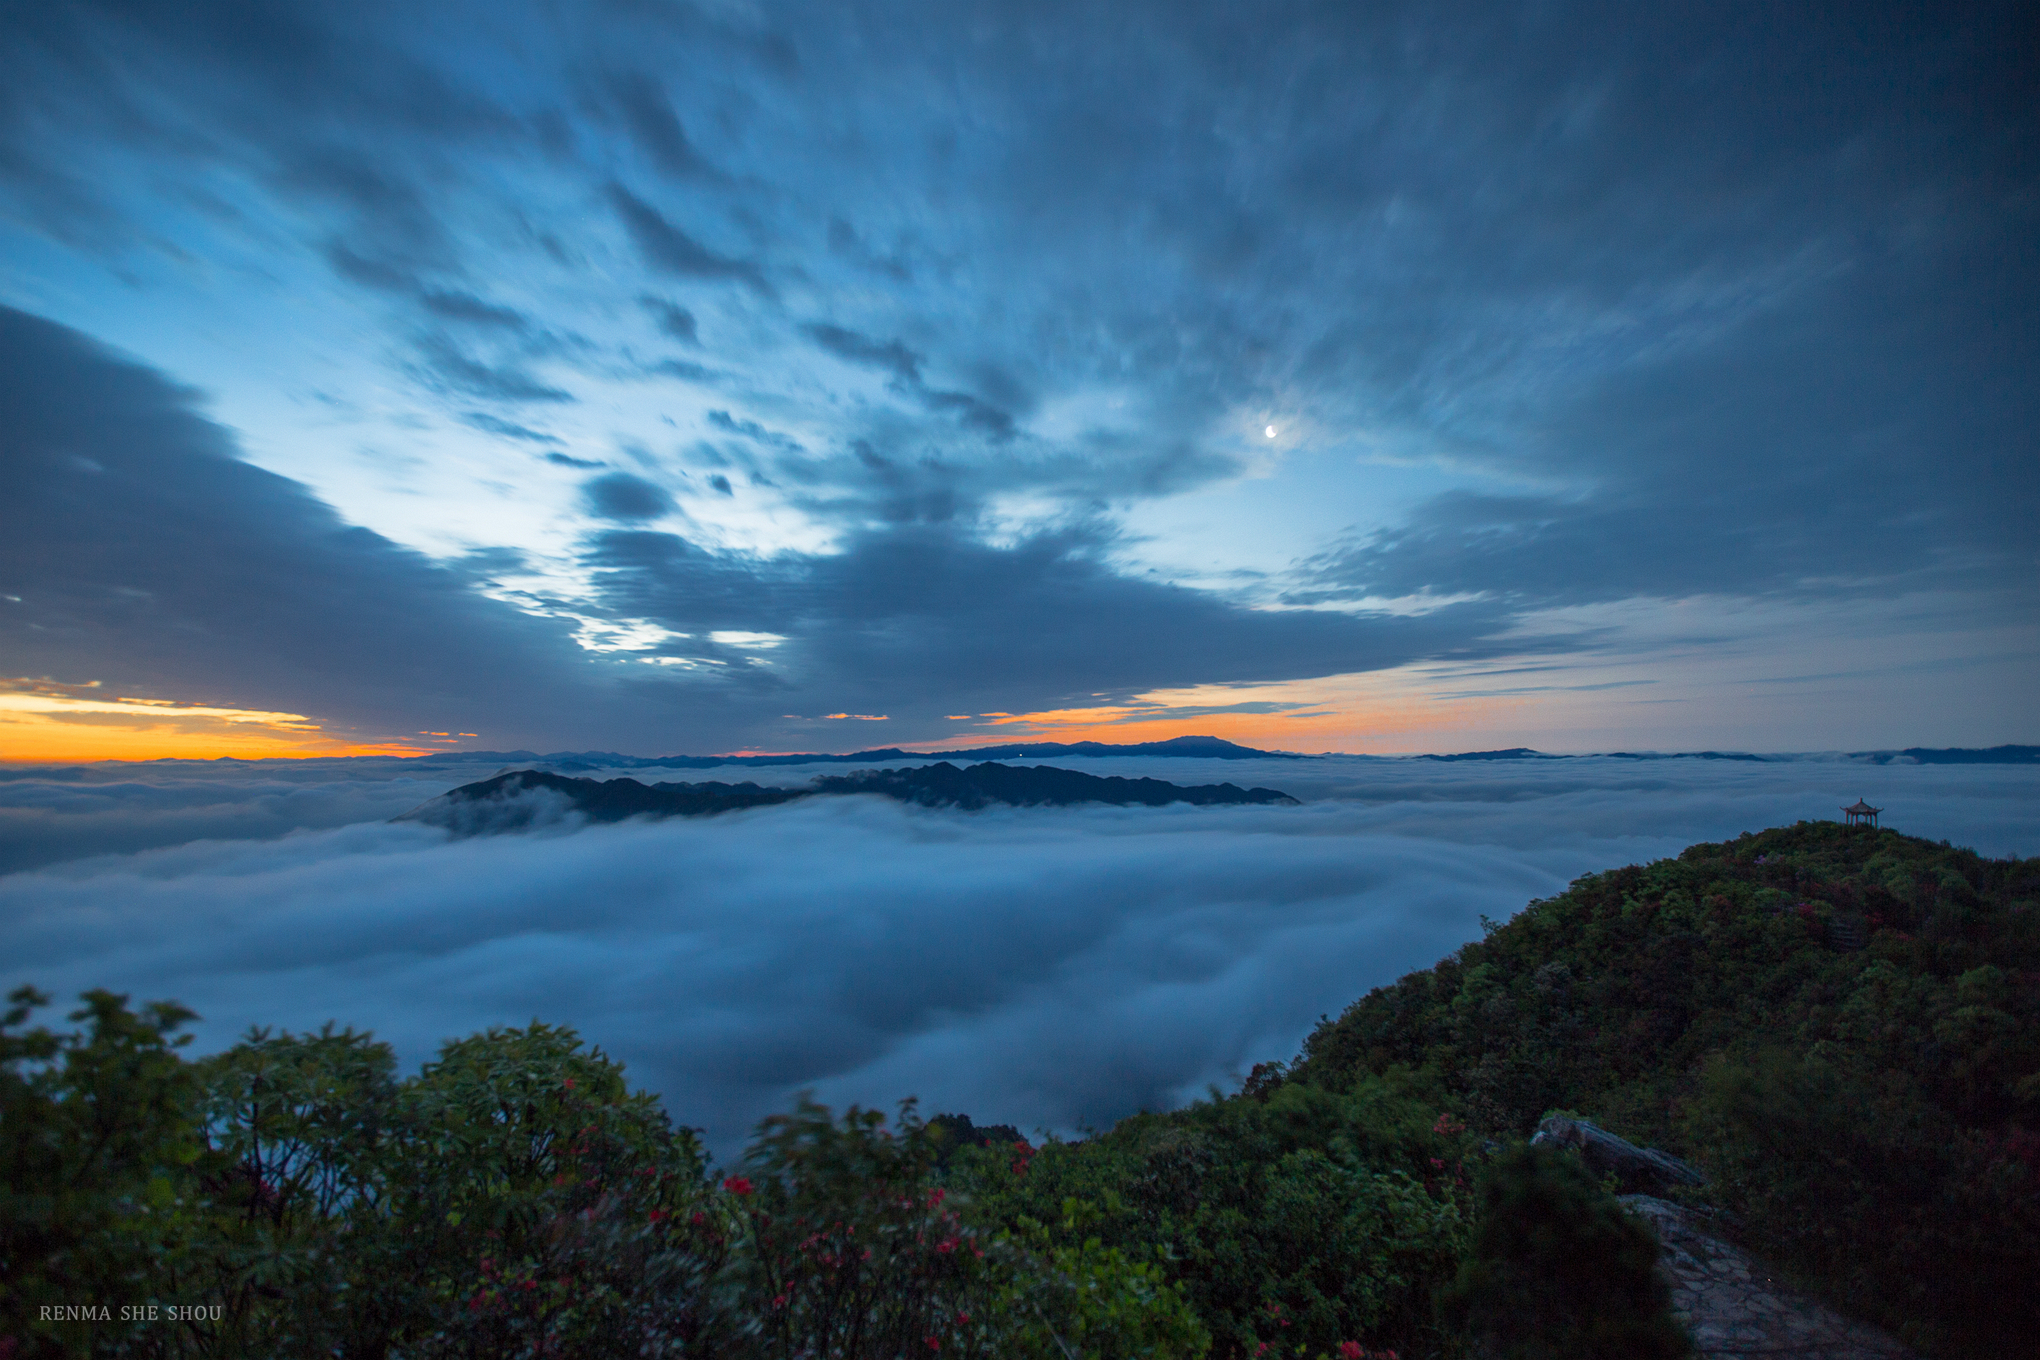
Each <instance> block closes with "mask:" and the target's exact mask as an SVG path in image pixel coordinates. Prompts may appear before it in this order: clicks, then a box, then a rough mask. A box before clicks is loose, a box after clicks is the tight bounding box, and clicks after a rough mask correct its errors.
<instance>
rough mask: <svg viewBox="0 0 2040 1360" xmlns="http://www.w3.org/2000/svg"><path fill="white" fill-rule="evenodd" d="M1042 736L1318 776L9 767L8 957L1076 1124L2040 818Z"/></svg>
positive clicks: (419, 1035) (2001, 799)
mask: <svg viewBox="0 0 2040 1360" xmlns="http://www.w3.org/2000/svg"><path fill="white" fill-rule="evenodd" d="M1020 763H1034V762H1020ZM1056 763H1057V764H1060V765H1064V766H1066V767H1069V768H1073V769H1083V770H1086V771H1088V772H1092V773H1096V774H1119V775H1127V776H1140V775H1147V776H1152V777H1155V778H1160V779H1167V780H1170V781H1172V782H1175V783H1179V784H1198V783H1218V782H1224V781H1230V782H1233V783H1237V784H1241V785H1263V786H1267V787H1272V788H1277V789H1281V790H1283V791H1285V792H1287V793H1290V794H1293V795H1294V796H1296V797H1297V798H1299V799H1302V800H1303V802H1302V805H1301V806H1280V807H1209V808H1192V807H1187V806H1176V807H1168V808H1109V807H1075V808H1034V809H1015V808H1001V809H991V810H987V811H983V812H972V813H962V812H953V811H941V810H929V809H924V808H913V807H906V806H903V805H900V804H897V803H893V802H889V801H886V800H883V799H879V798H875V797H854V798H820V799H814V800H810V801H803V802H799V803H794V804H790V805H786V806H782V807H775V808H764V809H757V810H753V811H748V812H739V813H730V814H725V815H722V816H718V817H712V818H703V819H674V820H670V821H664V822H655V823H624V824H620V825H612V826H577V825H570V826H565V827H554V828H550V829H546V830H541V831H536V832H530V833H525V834H518V835H505V836H494V837H477V838H473V839H466V840H456V839H452V838H449V837H448V836H447V835H446V834H445V833H444V832H442V831H439V830H436V829H433V828H430V827H425V826H420V825H417V824H399V825H391V824H389V822H388V820H387V819H388V818H390V817H392V816H394V815H396V814H398V813H401V812H404V811H406V810H408V809H409V808H411V807H414V806H416V805H417V804H418V803H421V802H423V801H425V800H426V799H428V798H430V797H433V796H435V795H437V794H439V793H442V792H444V791H446V790H447V789H448V788H451V787H453V786H454V785H456V784H459V783H463V782H467V781H470V780H473V779H479V778H484V777H486V776H488V775H490V774H492V773H495V772H496V770H497V769H499V768H502V767H501V766H500V764H499V763H496V762H480V763H475V762H467V763H463V762H461V761H458V760H450V759H441V760H436V761H434V762H432V764H431V766H430V767H429V768H421V766H420V764H419V763H416V762H404V761H381V760H356V761H339V760H334V761H310V762H282V761H270V762H249V763H240V762H182V761H163V762H154V763H150V764H118V765H116V764H106V765H96V766H79V767H70V768H67V769H60V770H51V769H35V768H28V767H17V768H14V769H0V870H4V871H6V872H0V959H4V960H5V961H6V976H5V977H4V978H0V982H4V983H5V985H6V986H7V987H8V988H12V987H13V986H16V985H19V984H20V983H23V982H27V983H33V984H35V985H36V986H39V987H41V988H42V989H44V990H45V991H50V992H54V993H56V994H57V995H58V996H59V997H60V998H68V997H70V996H73V995H75V994H76V993H78V992H79V991H82V990H84V989H86V988H90V987H95V986H102V987H109V988H112V989H113V990H115V991H120V992H125V993H129V994H131V995H132V996H133V997H134V998H135V999H136V1000H137V1001H141V1000H153V999H158V998H174V999H176V1000H178V1001H181V1002H183V1003H185V1004H186V1005H188V1006H191V1007H192V1008H193V1009H195V1010H197V1011H198V1012H199V1013H200V1014H201V1015H202V1016H203V1020H202V1021H201V1023H200V1024H199V1025H198V1026H197V1032H198V1034H199V1042H198V1045H197V1047H198V1048H199V1049H200V1050H204V1049H207V1048H217V1047H221V1046H224V1045H226V1044H228V1043H231V1042H232V1041H233V1040H234V1039H235V1038H236V1037H237V1036H238V1035H239V1034H240V1033H241V1032H243V1031H245V1030H246V1029H247V1028H248V1027H249V1026H250V1025H256V1024H263V1025H271V1026H282V1027H286V1028H291V1029H305V1028H311V1027H316V1026H317V1025H319V1024H320V1023H321V1022H324V1021H327V1020H334V1021H338V1022H339V1023H341V1024H343V1025H353V1026H355V1027H357V1028H362V1029H369V1030H373V1031H374V1032H375V1033H376V1034H377V1035H379V1036H380V1037H382V1038H385V1039H388V1040H389V1041H391V1042H392V1043H393V1044H394V1045H395V1046H396V1048H397V1050H398V1052H399V1054H400V1055H401V1057H402V1058H403V1060H404V1061H405V1063H406V1064H407V1065H415V1064H416V1063H418V1062H420V1061H422V1060H424V1059H427V1058H429V1057H430V1056H431V1054H432V1053H433V1051H434V1050H435V1049H436V1047H437V1046H438V1044H439V1043H440V1042H441V1041H443V1040H444V1039H446V1038H449V1037H453V1036H456V1035H461V1034H466V1033H470V1032H472V1031H474V1030H477V1029H480V1028H483V1027H486V1026H489V1025H510V1024H522V1023H525V1022H527V1021H529V1020H531V1019H533V1018H534V1017H536V1018H542V1019H545V1020H548V1021H551V1022H554V1023H561V1024H568V1025H572V1026H574V1027H575V1028H576V1029H578V1030H579V1031H580V1032H581V1033H582V1035H584V1036H585V1037H586V1038H587V1039H589V1040H590V1041H592V1042H595V1043H597V1044H599V1045H601V1046H602V1047H603V1048H604V1049H605V1050H607V1051H608V1052H609V1053H611V1054H612V1055H614V1056H616V1057H618V1058H620V1059H622V1060H623V1061H624V1062H625V1063H626V1064H627V1065H628V1067H629V1069H630V1072H631V1074H632V1076H633V1079H634V1080H635V1081H636V1082H637V1083H638V1084H640V1085H642V1086H645V1087H648V1088H650V1089H652V1090H655V1091H658V1092H659V1093H660V1094H661V1095H662V1096H663V1098H664V1100H665V1102H666V1106H667V1108H668V1109H669V1110H670V1111H671V1112H672V1114H673V1116H674V1117H675V1119H676V1120H678V1121H679V1122H682V1123H686V1124H691V1125H694V1126H697V1127H701V1128H705V1129H706V1130H707V1131H708V1136H709V1139H710V1142H711V1145H712V1146H713V1147H715V1148H716V1149H717V1150H718V1151H719V1152H721V1153H723V1154H725V1155H727V1154H730V1153H733V1152H734V1151H735V1150H737V1148H738V1147H740V1146H741V1143H742V1141H743V1138H744V1136H745V1135H746V1134H747V1133H748V1131H749V1130H750V1128H751V1127H752V1126H753V1124H754V1123H755V1122H756V1121H757V1120H758V1119H759V1118H760V1117H761V1116H763V1115H765V1114H768V1113H771V1112H772V1111H774V1110H776V1109H781V1108H784V1107H785V1106H786V1104H787V1102H788V1101H789V1100H790V1099H791V1097H792V1095H793V1093H794V1092H796V1091H799V1090H803V1089H811V1090H813V1091H814V1092H815V1093H816V1094H817V1096H819V1097H820V1098H821V1099H822V1100H824V1101H827V1102H829V1103H831V1104H836V1105H842V1104H847V1103H850V1102H852V1101H855V1102H859V1103H862V1104H866V1105H874V1104H875V1105H879V1106H890V1105H891V1104H892V1103H893V1102H895V1101H896V1100H898V1099H900V1098H901V1097H904V1096H909V1095H913V1096H918V1097H919V1098H920V1100H921V1108H922V1110H923V1112H924V1113H934V1112H937V1111H950V1110H961V1111H965V1112H967V1113H969V1114H970V1115H971V1116H972V1117H973V1118H975V1119H976V1120H978V1122H980V1123H985V1122H1005V1123H1012V1124H1016V1125H1018V1126H1020V1127H1021V1128H1023V1129H1047V1130H1058V1131H1063V1132H1069V1131H1073V1130H1078V1129H1081V1128H1084V1127H1101V1126H1104V1125H1107V1124H1109V1123H1110V1122H1111V1121H1113V1120H1114V1119H1116V1118H1118V1117H1120V1116H1122V1115H1125V1114H1129V1113H1132V1112H1133V1111H1135V1110H1138V1109H1142V1108H1148V1109H1157V1108H1165V1107H1170V1106H1174V1105H1177V1104H1180V1103H1182V1102H1184V1101H1187V1100H1190V1099H1194V1098H1196V1097H1198V1096H1200V1095H1202V1094H1204V1093H1205V1091H1206V1090H1207V1088H1208V1087H1209V1086H1210V1085H1212V1084H1217V1085H1219V1086H1221V1087H1230V1086H1232V1085H1234V1084H1236V1082H1237V1080H1238V1077H1239V1075H1240V1074H1241V1073H1242V1072H1244V1071H1245V1069H1246V1068H1248V1067H1249V1066H1251V1065H1252V1064H1253V1063H1255V1062H1257V1061H1260V1060H1263V1059H1268V1058H1287V1057H1290V1056H1292V1055H1293V1054H1294V1053H1295V1052H1296V1050H1297V1048H1298V1045H1299V1044H1300V1042H1301V1040H1302V1038H1303V1036H1304V1035H1305V1034H1306V1033H1307V1032H1308V1031H1309V1029H1310V1027H1311V1026H1312V1025H1313V1024H1314V1023H1316V1021H1317V1019H1318V1018H1319V1016H1320V1015H1322V1014H1326V1013H1331V1014H1336V1013H1337V1012H1338V1011H1340V1010H1341V1009H1342V1008H1344V1007H1345V1006H1346V1005H1347V1004H1348V1003H1349V1002H1351V1001H1353V1000H1354V999H1355V998H1357V997H1358V996H1360V995H1361V994H1363V993H1364V992H1366V991H1367V990H1368V989H1369V988H1371V987H1374V986H1377V985H1380V984H1382V983H1385V982H1390V981H1393V980H1394V979H1395V978H1396V977H1398V976H1400V975H1402V974H1404V973H1406V972H1409V971H1410V970H1412V969H1416V968H1422V967H1426V966H1428V965H1430V964H1431V963H1433V962H1435V961H1437V960H1438V959H1439V958H1440V957H1442V956H1443V955H1445V954H1448V953H1450V952H1451V951H1452V950H1454V949H1455V948H1457V947H1458V946H1459V945H1461V944H1463V943H1464V942H1466V941H1468V940H1471V939H1477V938H1479V936H1480V934H1481V917H1482V916H1483V915H1486V916H1488V917H1491V918H1496V919H1500V918H1505V917H1507V916H1509V915H1510V914H1512V913H1513V912H1515V911H1517V910H1519V909H1520V908H1522V906H1523V905H1524V904H1525V903H1526V902H1527V901H1529V900H1530V899H1531V898H1534V897H1541V896H1547V895H1550V894H1551V893H1554V892H1556V891H1558V890H1560V889H1561V888H1563V887H1564V886H1565V884H1566V883H1567V882H1569V881H1570V880H1572V879H1573V878H1575V877H1577V876H1579V875H1581V874H1584V873H1589V872H1593V871H1596V870H1600V869H1604V868H1610V867H1614V866H1616V865H1621V864H1628V863H1633V862H1638V861H1645V860H1650V859H1655V858H1660V857H1663V856H1666V855H1671V854H1675V853H1677V852H1678V851H1679V850H1680V849H1682V848H1684V847H1685V846H1686V845H1688V844H1691V843H1693V842H1695V841H1703V840H1720V839H1724V838H1728V837H1732V836H1735V835H1737V834H1739V833H1741V832H1744V831H1751V830H1758V829H1761V828H1763V827H1767V826H1775V825H1780V824H1784V823H1790V822H1792V821H1795V820H1798V819H1801V818H1819V817H1834V816H1836V815H1837V809H1838V808H1839V807H1840V806H1841V805H1842V804H1845V803H1850V802H1853V801H1855V799H1856V798H1857V797H1859V796H1861V797H1866V798H1868V799H1869V801H1870V802H1872V803H1873V804H1877V805H1879V806H1883V807H1885V808H1887V809H1888V811H1887V813H1886V816H1885V822H1886V824H1887V825H1892V826H1896V827H1898V828H1899V829H1901V830H1904V831H1907V832H1910V833H1913V834H1916V835H1921V836H1926V837H1930V838H1932V839H1936V840H1940V839H1947V840H1950V841H1953V842H1954V843H1956V844H1958V845H1966V846H1971V847H1974V848H1975V849H1977V850H1978V851H1980V852H1982V853H1984V854H1986V855H2000V856H2001V855H2007V854H2015V853H2020V852H2025V853H2032V852H2035V851H2036V850H2040V768H2036V767H2032V766H2023V767H2022V766H1991V765H1981V766H1950V765H1924V766H1922V765H1900V764H1893V765H1882V766H1879V765H1871V764H1867V763H1864V762H1862V761H1856V760H1848V759H1843V758H1826V757H1805V758H1797V759H1792V760H1778V761H1769V762H1765V763H1751V762H1738V761H1721V760H1697V759H1681V760H1645V761H1639V760H1629V759H1620V758H1603V757H1593V758H1582V759H1571V760H1512V761H1487V762H1475V761H1468V762H1461V763H1451V764H1448V763H1440V762H1435V761H1427V760H1406V759H1377V758H1368V757H1332V758H1326V759H1320V760H1312V761H1286V760H1249V761H1218V760H1210V761H1207V760H1182V759H1163V758H1153V759H1149V758H1116V759H1102V760H1082V759H1076V760H1059V761H1057V762H1056ZM845 769H846V767H845V766H842V765H828V766H779V767H766V768H758V769H746V768H737V767H728V768H722V769H716V770H710V771H706V772H701V771H684V772H676V771H630V772H627V773H631V774H633V775H635V776H636V777H639V778H643V779H645V780H647V781H651V780H656V779H661V778H667V779H680V780H699V779H724V780H731V781H735V780H743V779H753V780H756V781H757V782H759V783H770V784H799V783H804V782H805V781H806V780H807V779H809V778H811V777H812V776H813V775H815V774H817V773H829V774H841V773H843V772H844V771H845ZM611 773H614V772H611Z"/></svg>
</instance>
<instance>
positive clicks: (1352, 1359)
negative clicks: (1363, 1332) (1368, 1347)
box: [1339, 1341, 1367, 1360]
mask: <svg viewBox="0 0 2040 1360" xmlns="http://www.w3.org/2000/svg"><path fill="white" fill-rule="evenodd" d="M1365 1354H1367V1352H1366V1351H1363V1350H1361V1349H1360V1343H1359V1342H1357V1341H1341V1342H1340V1343H1339V1360H1360V1357H1361V1356H1363V1355H1365Z"/></svg>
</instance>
